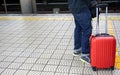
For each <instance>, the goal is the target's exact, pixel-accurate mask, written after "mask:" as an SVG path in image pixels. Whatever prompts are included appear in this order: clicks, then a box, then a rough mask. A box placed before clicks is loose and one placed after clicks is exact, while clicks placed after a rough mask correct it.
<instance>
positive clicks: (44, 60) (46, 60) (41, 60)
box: [36, 58, 49, 65]
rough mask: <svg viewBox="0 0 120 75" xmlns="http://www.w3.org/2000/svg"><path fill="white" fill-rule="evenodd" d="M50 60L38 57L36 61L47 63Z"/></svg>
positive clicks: (37, 62)
mask: <svg viewBox="0 0 120 75" xmlns="http://www.w3.org/2000/svg"><path fill="white" fill-rule="evenodd" d="M48 61H49V59H44V58H43V59H41V58H40V59H38V60H37V61H36V64H44V65H45V64H47V62H48Z"/></svg>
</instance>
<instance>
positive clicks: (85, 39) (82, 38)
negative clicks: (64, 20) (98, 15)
mask: <svg viewBox="0 0 120 75" xmlns="http://www.w3.org/2000/svg"><path fill="white" fill-rule="evenodd" d="M73 16H74V20H75V30H74V52H77V51H79V50H80V48H81V49H82V53H83V54H89V53H90V47H89V38H90V35H91V33H92V25H91V14H90V11H89V9H88V8H86V9H83V10H82V11H81V12H80V13H79V14H73Z"/></svg>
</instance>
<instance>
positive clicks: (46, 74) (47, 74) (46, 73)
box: [41, 72, 54, 75]
mask: <svg viewBox="0 0 120 75" xmlns="http://www.w3.org/2000/svg"><path fill="white" fill-rule="evenodd" d="M41 75H54V72H42V73H41Z"/></svg>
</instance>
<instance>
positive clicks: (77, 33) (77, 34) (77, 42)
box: [74, 18, 82, 54]
mask: <svg viewBox="0 0 120 75" xmlns="http://www.w3.org/2000/svg"><path fill="white" fill-rule="evenodd" d="M81 39H82V29H81V27H80V25H79V22H78V21H77V20H76V18H75V30H74V53H76V54H77V53H78V54H80V53H81Z"/></svg>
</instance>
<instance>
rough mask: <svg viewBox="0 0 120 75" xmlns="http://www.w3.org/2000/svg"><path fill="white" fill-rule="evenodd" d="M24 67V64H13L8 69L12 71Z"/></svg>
mask: <svg viewBox="0 0 120 75" xmlns="http://www.w3.org/2000/svg"><path fill="white" fill-rule="evenodd" d="M21 65H22V63H12V64H10V65H9V66H8V68H10V69H18V68H19V67H20V66H21Z"/></svg>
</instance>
